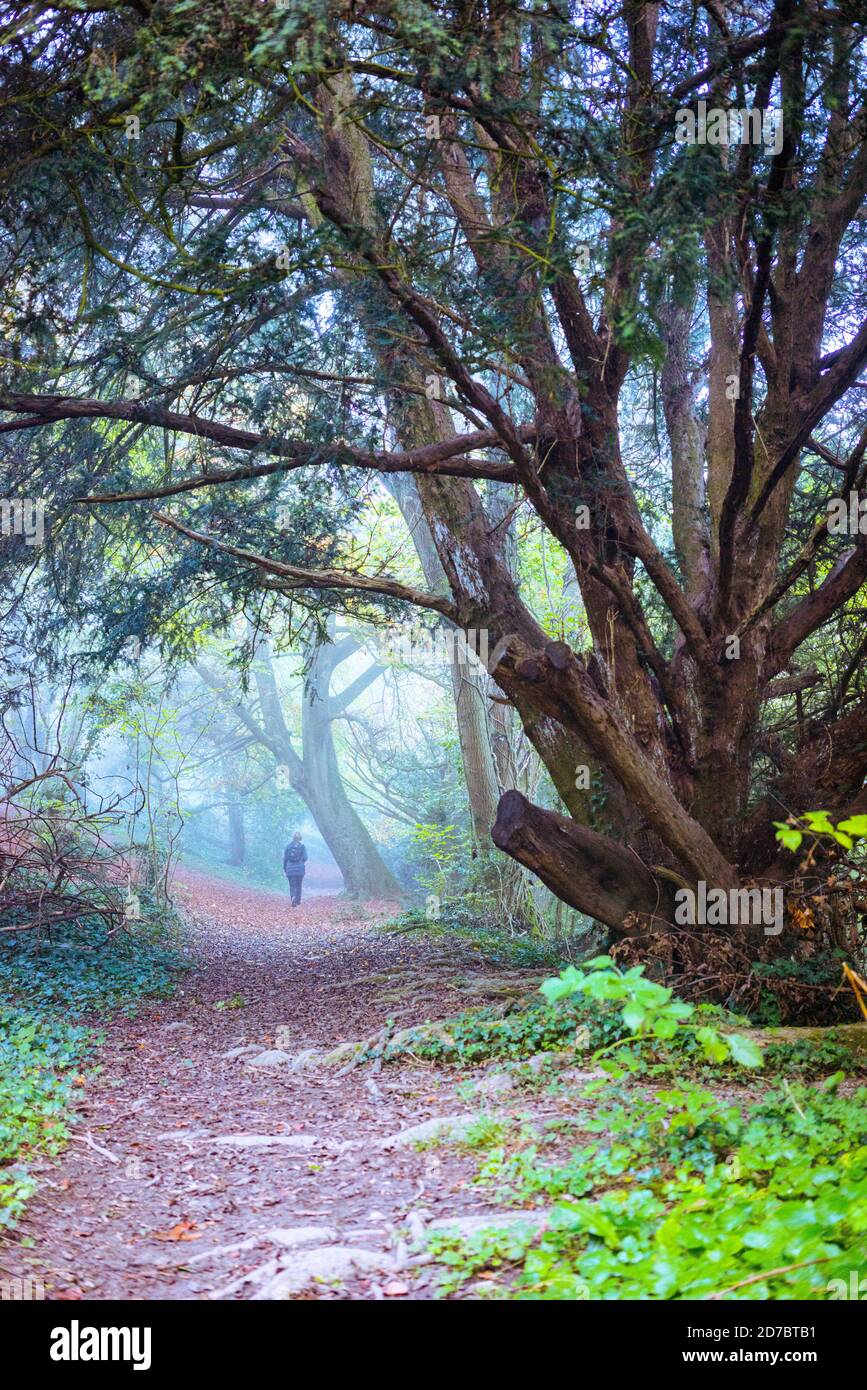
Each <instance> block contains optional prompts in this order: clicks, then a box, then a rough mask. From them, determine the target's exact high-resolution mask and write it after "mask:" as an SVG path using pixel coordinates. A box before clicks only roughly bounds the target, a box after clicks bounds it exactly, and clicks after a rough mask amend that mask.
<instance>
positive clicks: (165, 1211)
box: [0, 870, 574, 1299]
mask: <svg viewBox="0 0 867 1390" xmlns="http://www.w3.org/2000/svg"><path fill="white" fill-rule="evenodd" d="M181 900H182V901H183V903H184V906H185V913H186V917H187V921H188V938H187V946H188V949H189V950H190V952H191V953H192V957H193V960H194V962H195V969H194V970H193V971H192V972H190V973H189V974H187V975H185V976H184V978H183V981H182V983H181V985H180V988H179V990H178V992H177V994H176V995H175V996H174V998H173V999H172V1000H170V1001H168V1002H148V1003H145V1004H143V1005H142V1006H141V1007H140V1008H139V1009H138V1011H137V1013H136V1015H135V1017H134V1018H131V1019H130V1018H118V1019H116V1020H115V1021H114V1022H113V1023H111V1024H110V1025H109V1027H108V1029H107V1036H106V1041H105V1044H104V1045H103V1047H102V1048H100V1049H99V1052H98V1054H97V1056H96V1063H97V1067H98V1070H97V1071H96V1073H95V1074H94V1073H89V1074H88V1075H87V1076H85V1077H83V1078H82V1079H81V1080H82V1083H83V1084H82V1099H81V1104H80V1107H79V1120H78V1123H77V1125H76V1128H75V1132H74V1139H73V1142H72V1143H71V1144H70V1145H69V1147H68V1148H67V1150H66V1151H65V1153H64V1154H63V1155H61V1157H60V1158H59V1159H57V1160H54V1161H51V1162H48V1161H45V1162H44V1163H43V1165H42V1167H41V1169H40V1170H39V1171H38V1173H37V1176H38V1177H39V1180H40V1190H39V1193H38V1195H37V1196H36V1197H35V1198H34V1200H33V1201H32V1203H31V1205H30V1207H29V1209H28V1214H27V1217H26V1219H25V1221H24V1223H23V1224H22V1226H21V1227H20V1228H19V1229H18V1230H17V1231H16V1233H15V1235H14V1236H13V1237H11V1238H9V1240H8V1241H7V1243H6V1244H5V1246H3V1247H0V1267H2V1270H3V1274H4V1277H7V1278H8V1277H10V1276H12V1277H16V1276H18V1277H20V1276H22V1275H29V1276H31V1277H36V1278H40V1279H42V1280H43V1281H44V1285H45V1293H46V1297H47V1298H53V1299H80V1298H83V1299H107V1298H121V1299H256V1298H266V1299H267V1298H284V1297H306V1298H311V1297H312V1298H352V1299H364V1298H372V1299H381V1298H429V1297H432V1296H434V1294H435V1291H436V1282H437V1279H436V1271H435V1269H434V1267H433V1265H432V1263H431V1260H430V1257H429V1255H428V1254H427V1253H426V1242H427V1240H428V1238H429V1233H430V1232H431V1231H432V1230H436V1229H438V1228H439V1227H441V1226H442V1225H443V1224H449V1223H452V1222H454V1221H455V1220H460V1221H461V1222H463V1223H464V1224H465V1225H469V1226H471V1225H473V1224H474V1223H476V1222H478V1223H479V1224H487V1223H488V1222H489V1219H490V1217H491V1216H493V1214H494V1209H493V1208H492V1207H490V1206H489V1204H488V1203H487V1201H486V1199H485V1195H484V1193H483V1191H482V1190H481V1189H480V1188H478V1187H477V1186H475V1185H474V1184H473V1182H472V1178H473V1175H474V1173H475V1171H476V1167H477V1164H476V1162H475V1161H474V1158H473V1155H472V1153H471V1152H470V1151H468V1150H467V1149H466V1148H462V1147H461V1143H460V1137H461V1134H462V1133H463V1132H464V1131H465V1130H466V1128H467V1127H468V1126H469V1125H472V1124H473V1123H474V1122H475V1121H477V1119H478V1117H479V1116H480V1115H483V1116H493V1117H497V1118H499V1119H501V1120H502V1121H503V1122H505V1123H506V1124H507V1125H515V1126H518V1125H520V1124H525V1125H526V1124H534V1123H538V1122H539V1121H540V1119H541V1118H542V1117H543V1116H548V1117H550V1116H551V1115H554V1114H556V1112H557V1107H558V1106H561V1107H562V1106H564V1105H565V1104H566V1102H564V1101H563V1100H558V1099H556V1098H552V1097H550V1096H548V1095H547V1093H546V1092H545V1091H544V1090H543V1089H539V1090H537V1091H530V1092H527V1091H524V1090H521V1091H518V1090H516V1089H515V1087H514V1084H513V1082H512V1079H511V1077H510V1076H508V1075H506V1074H505V1073H503V1072H502V1071H497V1069H493V1070H492V1069H488V1072H487V1073H486V1074H483V1073H481V1072H479V1071H474V1072H471V1073H468V1072H462V1071H460V1070H458V1069H456V1068H454V1067H448V1066H438V1065H431V1064H425V1063H414V1062H412V1061H411V1060H410V1061H408V1062H402V1063H401V1064H400V1065H386V1066H377V1063H375V1062H374V1063H372V1064H370V1063H368V1064H367V1065H364V1066H358V1065H353V1058H352V1049H351V1048H343V1049H342V1050H341V1051H339V1052H338V1053H337V1054H336V1056H335V1055H334V1052H335V1049H337V1048H339V1047H340V1045H341V1044H345V1043H348V1042H352V1041H355V1040H358V1039H361V1038H366V1037H370V1036H378V1035H380V1034H381V1030H383V1029H385V1028H386V1027H391V1028H402V1027H405V1026H407V1025H413V1024H416V1023H419V1022H422V1021H424V1020H427V1019H432V1020H435V1019H439V1018H444V1017H445V1016H447V1015H448V1014H450V1013H455V1012H457V1011H459V1010H462V1009H466V1008H467V1007H470V1006H472V1005H477V1004H480V1003H485V1002H490V1001H491V1000H496V999H498V998H499V999H503V998H507V997H508V996H509V995H510V994H511V993H513V992H514V991H515V990H516V989H521V988H522V987H526V988H527V989H532V988H533V987H534V984H535V980H534V978H533V976H532V974H531V973H530V972H526V976H522V974H521V972H515V971H514V970H512V969H509V970H506V969H505V968H503V967H500V968H498V967H496V966H495V965H493V964H492V963H490V962H488V961H486V960H485V959H484V957H482V956H481V954H480V953H479V952H478V951H477V950H475V949H472V948H470V947H469V946H467V945H466V944H461V943H459V942H447V941H446V940H445V939H444V938H440V939H438V940H436V939H435V940H431V939H429V938H424V937H423V938H422V939H419V936H418V935H417V934H405V935H384V934H382V933H381V932H379V931H378V930H377V925H378V924H379V923H381V922H382V921H383V920H385V919H386V918H388V917H389V916H391V915H393V911H394V905H390V904H387V903H380V904H370V903H368V904H365V905H364V907H356V906H353V905H351V904H349V903H348V902H346V901H345V900H343V899H340V898H338V897H333V896H319V897H316V898H313V899H311V900H308V901H307V902H305V903H303V904H302V906H301V907H300V908H299V909H297V910H293V909H291V908H290V906H289V904H288V900H287V898H286V897H285V896H284V895H282V894H278V893H266V892H260V891H258V890H255V889H250V888H242V887H236V886H234V885H230V884H227V883H225V882H222V881H219V880H216V879H211V878H208V877H207V876H205V875H203V874H199V873H194V872H192V871H189V870H188V871H186V872H185V873H184V874H183V875H182V880H181ZM329 1054H332V1055H331V1056H330V1057H329ZM571 1109H572V1113H574V1098H573V1102H572V1104H571ZM529 1215H530V1214H527V1217H526V1218H524V1217H521V1218H516V1219H528V1218H529ZM498 1220H499V1217H498ZM470 1296H472V1294H471V1295H470Z"/></svg>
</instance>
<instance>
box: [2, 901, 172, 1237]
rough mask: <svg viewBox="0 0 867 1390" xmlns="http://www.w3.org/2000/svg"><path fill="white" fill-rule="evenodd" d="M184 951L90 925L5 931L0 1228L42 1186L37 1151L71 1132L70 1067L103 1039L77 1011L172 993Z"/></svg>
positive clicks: (100, 1011)
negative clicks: (14, 935)
mask: <svg viewBox="0 0 867 1390" xmlns="http://www.w3.org/2000/svg"><path fill="white" fill-rule="evenodd" d="M184 968H186V965H185V962H183V961H182V960H181V959H180V957H179V956H177V955H176V954H175V953H173V952H171V951H168V950H166V949H164V948H162V947H160V946H159V945H157V944H154V943H151V944H148V943H147V942H144V941H138V940H136V941H130V940H127V939H125V938H123V937H115V938H113V939H112V940H111V941H109V942H106V940H105V934H104V931H102V930H101V929H99V928H88V927H87V926H86V925H85V926H80V927H75V928H70V929H69V930H67V931H65V932H64V933H63V939H62V941H59V942H46V941H45V940H44V939H43V940H41V941H40V940H39V939H38V938H37V936H36V933H35V932H26V933H24V934H23V936H22V939H21V941H19V942H17V943H12V942H11V941H10V939H9V937H8V936H7V937H3V938H0V992H2V994H3V996H4V997H5V998H7V999H9V1000H11V1001H12V1002H11V1005H10V1006H8V1007H4V1008H2V1009H0V1227H2V1226H11V1225H14V1224H15V1222H16V1221H18V1219H19V1218H20V1216H21V1213H22V1211H23V1209H24V1205H25V1203H26V1201H27V1200H28V1198H29V1197H30V1196H31V1195H32V1194H33V1192H34V1191H35V1187H36V1184H35V1182H34V1181H33V1179H32V1178H31V1177H30V1175H29V1173H28V1170H27V1163H28V1160H29V1159H31V1158H32V1157H33V1156H34V1155H35V1154H39V1153H48V1154H54V1153H57V1152H58V1151H59V1150H60V1149H62V1148H63V1146H64V1144H65V1143H66V1141H67V1139H68V1138H69V1126H70V1123H71V1117H70V1111H71V1108H72V1097H73V1085H74V1081H75V1077H74V1072H75V1071H76V1070H77V1069H78V1068H79V1067H80V1066H81V1064H82V1062H83V1060H84V1058H85V1057H86V1055H87V1053H88V1052H89V1051H90V1050H91V1048H92V1047H93V1045H94V1043H95V1042H96V1041H97V1039H96V1038H95V1036H94V1034H93V1032H92V1030H91V1029H90V1028H88V1027H86V1026H85V1025H84V1023H79V1022H74V1021H71V1020H75V1019H78V1018H82V1017H84V1018H86V1019H87V1018H89V1019H93V1018H94V1016H104V1015H106V1014H108V1013H111V1012H113V1011H115V1010H121V1011H123V1012H125V1013H129V1012H132V1011H133V1010H134V1009H135V1007H136V1002H137V1000H138V999H139V998H140V997H141V996H143V995H156V996H158V997H162V998H165V997H167V996H168V995H169V994H171V993H172V991H173V990H174V987H175V981H176V978H177V973H178V971H179V970H181V969H184Z"/></svg>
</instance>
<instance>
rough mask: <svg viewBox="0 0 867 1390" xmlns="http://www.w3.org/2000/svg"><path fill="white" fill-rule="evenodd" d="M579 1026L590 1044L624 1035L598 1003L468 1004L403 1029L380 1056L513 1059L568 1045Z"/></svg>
mask: <svg viewBox="0 0 867 1390" xmlns="http://www.w3.org/2000/svg"><path fill="white" fill-rule="evenodd" d="M579 1029H580V1030H581V1035H582V1044H583V1045H585V1046H590V1047H602V1046H605V1045H606V1044H609V1043H611V1042H615V1041H619V1039H620V1038H621V1037H622V1036H625V1034H624V1029H623V1025H622V1023H621V1021H620V1020H619V1019H618V1018H616V1017H614V1016H612V1015H611V1014H610V1013H609V1012H607V1011H606V1010H604V1009H600V1008H594V1007H593V1006H592V1005H587V1004H586V1003H583V1002H581V1003H576V1004H568V1003H567V1004H562V1005H559V1006H558V1007H557V1008H551V1007H549V1006H546V1005H544V1004H541V1003H538V1004H537V1003H535V1002H534V1003H532V1004H530V1005H529V1006H528V1007H526V1008H523V1009H517V1010H515V1011H514V1012H512V1013H509V1014H506V1016H505V1017H503V1016H502V1015H501V1013H499V1012H498V1011H497V1009H495V1008H490V1009H473V1010H471V1011H469V1012H468V1013H464V1014H458V1015H456V1016H455V1017H454V1018H450V1019H448V1021H447V1023H445V1024H443V1025H442V1026H441V1027H436V1028H435V1029H433V1030H431V1029H430V1028H429V1027H427V1026H425V1025H422V1026H421V1027H419V1028H414V1029H409V1030H408V1031H406V1032H405V1033H402V1034H401V1037H400V1040H399V1041H398V1040H395V1042H394V1043H392V1044H390V1045H389V1046H388V1047H386V1049H385V1052H384V1053H383V1060H384V1061H386V1062H389V1061H397V1060H399V1059H400V1058H401V1057H403V1056H412V1057H420V1058H423V1059H424V1060H425V1061H444V1062H460V1063H468V1062H469V1063H479V1062H485V1061H488V1060H490V1059H493V1058H504V1059H510V1060H513V1061H517V1060H519V1059H520V1058H522V1057H530V1056H532V1055H533V1054H534V1053H537V1052H556V1051H558V1050H560V1049H563V1048H565V1047H568V1046H569V1045H570V1044H572V1043H574V1041H575V1037H576V1033H577V1032H578V1031H579Z"/></svg>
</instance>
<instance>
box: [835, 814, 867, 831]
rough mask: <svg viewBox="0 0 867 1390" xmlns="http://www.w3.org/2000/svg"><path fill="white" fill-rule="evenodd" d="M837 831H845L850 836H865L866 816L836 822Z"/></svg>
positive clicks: (849, 817)
mask: <svg viewBox="0 0 867 1390" xmlns="http://www.w3.org/2000/svg"><path fill="white" fill-rule="evenodd" d="M837 830H838V831H840V830H845V831H847V832H848V833H849V834H850V835H867V816H848V817H847V819H846V820H839V821H838V822H837Z"/></svg>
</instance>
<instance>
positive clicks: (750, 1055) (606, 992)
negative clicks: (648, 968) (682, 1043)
mask: <svg viewBox="0 0 867 1390" xmlns="http://www.w3.org/2000/svg"><path fill="white" fill-rule="evenodd" d="M542 993H543V994H544V995H545V998H546V999H548V1000H549V1001H550V1002H551V1003H553V1002H555V1001H556V1000H558V999H571V998H572V997H573V996H574V995H576V994H577V995H581V996H583V997H584V998H587V999H592V1000H595V1001H597V1002H598V1003H602V1002H607V1003H613V1004H617V1005H618V1006H622V1007H621V1017H622V1020H623V1025H624V1028H625V1030H626V1034H627V1035H629V1036H630V1037H631V1038H632V1039H635V1040H641V1041H645V1040H647V1041H653V1042H657V1043H659V1042H662V1043H671V1042H672V1041H673V1040H674V1039H676V1038H678V1037H682V1036H683V1034H685V1033H690V1034H692V1036H693V1038H694V1039H695V1042H696V1043H697V1044H698V1046H699V1047H700V1049H701V1051H702V1053H703V1054H704V1057H705V1059H706V1060H707V1061H708V1062H714V1063H718V1062H726V1061H729V1060H731V1061H733V1062H736V1063H738V1064H739V1065H740V1066H743V1067H760V1066H761V1065H762V1053H761V1049H760V1048H759V1047H758V1046H757V1045H756V1043H755V1042H753V1041H752V1039H751V1038H747V1037H744V1036H743V1035H742V1034H739V1033H725V1034H724V1033H721V1032H720V1031H719V1029H717V1028H714V1027H712V1026H711V1025H710V1024H709V1023H702V1022H700V1021H697V1010H696V1008H695V1006H694V1005H692V1004H687V1003H685V1002H684V1001H683V1000H682V999H675V998H674V996H673V993H672V991H671V990H670V989H667V988H665V987H664V986H663V985H658V984H655V983H654V981H653V980H648V979H645V976H644V966H643V965H634V966H633V967H632V968H631V969H630V970H627V971H621V970H618V968H617V966H616V965H615V964H614V961H613V960H612V959H611V958H610V956H596V957H594V959H593V960H590V961H587V962H586V964H585V968H584V969H583V970H578V969H576V968H575V966H573V965H570V966H568V967H567V969H566V970H563V971H561V973H560V976H559V978H558V979H555V980H546V981H545V983H544V984H543V985H542ZM698 1017H699V1018H700V1016H698ZM618 1041H620V1040H618Z"/></svg>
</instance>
